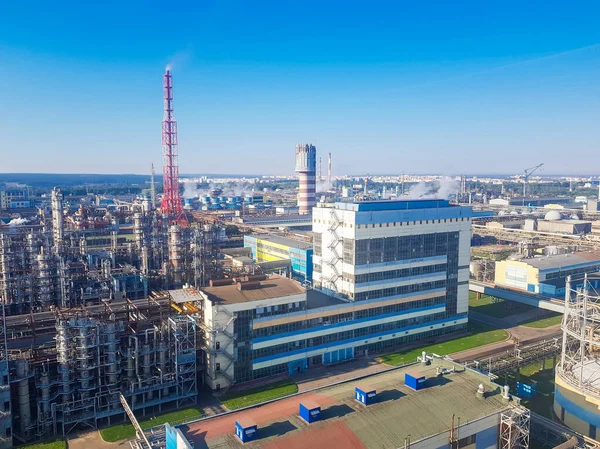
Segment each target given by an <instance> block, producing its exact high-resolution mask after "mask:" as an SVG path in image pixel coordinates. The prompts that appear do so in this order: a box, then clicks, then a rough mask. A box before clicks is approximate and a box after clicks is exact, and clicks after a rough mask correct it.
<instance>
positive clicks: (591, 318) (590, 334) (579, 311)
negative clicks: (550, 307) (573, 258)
mask: <svg viewBox="0 0 600 449" xmlns="http://www.w3.org/2000/svg"><path fill="white" fill-rule="evenodd" d="M565 290H566V291H565V311H564V316H563V321H562V330H563V344H562V355H561V360H560V363H559V365H558V367H557V374H558V375H559V376H560V378H561V379H562V380H564V381H565V382H567V383H568V384H569V385H571V386H573V387H575V388H576V389H577V390H579V391H581V392H585V393H587V394H590V395H592V396H594V397H596V398H599V397H600V388H599V387H598V385H599V384H600V383H599V382H600V294H598V292H596V291H594V292H593V293H594V294H592V292H590V284H589V282H588V280H587V274H586V275H585V278H584V283H583V287H582V288H581V289H577V290H573V289H572V288H571V277H570V276H569V277H568V278H567V283H566V289H565Z"/></svg>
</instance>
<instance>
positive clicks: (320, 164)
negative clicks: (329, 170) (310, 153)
mask: <svg viewBox="0 0 600 449" xmlns="http://www.w3.org/2000/svg"><path fill="white" fill-rule="evenodd" d="M317 179H318V180H319V182H321V181H323V161H322V160H321V156H319V174H318V176H317Z"/></svg>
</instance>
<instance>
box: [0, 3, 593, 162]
mask: <svg viewBox="0 0 600 449" xmlns="http://www.w3.org/2000/svg"><path fill="white" fill-rule="evenodd" d="M599 16H600V3H598V2H597V1H596V2H593V1H580V2H576V3H573V2H558V1H556V2H555V1H543V2H542V1H528V2H523V1H518V2H517V1H502V2H500V1H497V2H496V1H491V2H481V1H462V2H461V1H456V2H449V1H425V2H407V1H390V2H378V1H371V2H354V1H344V2H341V1H340V2H337V1H335V2H325V1H322V0H321V1H311V0H305V1H301V2H299V1H285V0H280V1H256V2H250V1H241V0H240V1H234V0H214V1H213V0H201V1H190V2H180V1H173V2H149V1H148V2H136V1H121V2H112V1H103V2H71V1H67V0H66V1H62V2H47V1H41V0H40V1H33V2H25V1H23V2H18V1H12V2H11V1H7V2H4V3H3V5H2V12H1V14H0V71H1V72H2V80H3V81H2V83H0V99H1V100H0V128H1V132H2V136H3V137H2V139H1V140H0V156H2V157H1V158H0V161H1V162H0V172H60V173H82V172H83V173H144V172H148V171H149V166H150V163H151V162H154V163H155V164H156V165H160V163H161V147H160V122H161V120H162V87H161V82H162V79H161V76H162V73H163V71H164V68H165V65H166V64H167V63H168V62H169V61H173V63H174V67H173V76H174V85H175V103H174V105H175V115H176V118H177V120H178V123H179V142H180V149H179V150H180V171H181V172H182V173H257V174H261V173H266V174H289V173H292V171H293V166H294V147H295V144H296V143H298V142H312V143H314V144H315V145H316V146H317V150H318V151H319V152H320V155H322V156H323V160H325V159H326V154H327V152H331V153H332V154H333V165H334V170H333V171H334V173H337V174H342V173H344V174H351V173H353V174H359V173H367V172H368V173H401V172H406V173H443V174H457V173H494V172H497V173H520V172H521V171H522V169H523V168H526V167H530V166H533V165H536V164H538V163H540V162H544V163H545V165H544V172H542V174H543V173H547V174H551V173H552V174H554V173H589V174H598V172H600V166H599V165H600V164H599V162H600V156H599V152H598V149H599V145H600V127H599V126H598V121H599V119H600V84H599V81H598V80H600V27H598V23H597V20H598V17H599ZM324 165H325V163H324Z"/></svg>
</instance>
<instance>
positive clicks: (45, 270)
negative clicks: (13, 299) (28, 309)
mask: <svg viewBox="0 0 600 449" xmlns="http://www.w3.org/2000/svg"><path fill="white" fill-rule="evenodd" d="M37 263H38V276H39V292H40V293H39V300H40V303H41V306H42V307H44V308H47V307H49V306H50V305H52V304H53V298H52V289H51V285H52V279H51V278H50V265H49V263H48V255H47V254H44V247H43V246H42V247H41V248H40V253H39V254H38V256H37Z"/></svg>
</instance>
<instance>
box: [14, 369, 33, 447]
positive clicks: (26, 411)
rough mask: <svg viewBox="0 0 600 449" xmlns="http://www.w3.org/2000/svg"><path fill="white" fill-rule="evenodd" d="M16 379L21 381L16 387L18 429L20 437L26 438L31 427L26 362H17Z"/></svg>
mask: <svg viewBox="0 0 600 449" xmlns="http://www.w3.org/2000/svg"><path fill="white" fill-rule="evenodd" d="M17 378H18V379H21V380H20V381H19V386H18V395H19V414H20V420H19V427H20V429H21V435H24V436H26V435H27V434H28V433H29V427H30V426H31V404H30V402H31V401H30V398H29V364H28V363H27V360H24V359H19V360H17Z"/></svg>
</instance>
